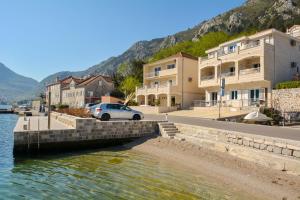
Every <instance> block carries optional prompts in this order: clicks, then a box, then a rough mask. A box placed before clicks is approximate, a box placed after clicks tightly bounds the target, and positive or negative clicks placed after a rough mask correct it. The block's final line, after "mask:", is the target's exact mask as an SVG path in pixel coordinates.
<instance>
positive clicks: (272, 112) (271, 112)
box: [261, 108, 283, 124]
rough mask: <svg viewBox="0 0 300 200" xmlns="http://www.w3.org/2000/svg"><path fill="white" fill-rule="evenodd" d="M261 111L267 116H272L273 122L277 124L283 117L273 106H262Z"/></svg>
mask: <svg viewBox="0 0 300 200" xmlns="http://www.w3.org/2000/svg"><path fill="white" fill-rule="evenodd" d="M261 112H262V113H263V114H265V115H267V117H270V118H272V119H273V121H274V123H275V124H279V122H281V121H282V120H283V117H282V116H281V112H280V111H278V110H275V109H274V108H263V110H262V111H261Z"/></svg>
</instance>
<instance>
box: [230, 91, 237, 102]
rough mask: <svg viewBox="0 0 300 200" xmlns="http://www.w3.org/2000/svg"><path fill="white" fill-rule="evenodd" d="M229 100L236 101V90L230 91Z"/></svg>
mask: <svg viewBox="0 0 300 200" xmlns="http://www.w3.org/2000/svg"><path fill="white" fill-rule="evenodd" d="M230 99H231V100H237V99H238V91H237V90H234V91H231V94H230Z"/></svg>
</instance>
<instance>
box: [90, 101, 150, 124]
mask: <svg viewBox="0 0 300 200" xmlns="http://www.w3.org/2000/svg"><path fill="white" fill-rule="evenodd" d="M93 116H94V117H95V118H98V119H100V120H101V121H109V120H110V119H131V120H141V119H143V118H144V115H143V113H142V112H139V111H136V110H133V109H131V108H129V107H128V106H125V105H123V104H117V103H101V104H98V105H96V106H95V108H94V111H93Z"/></svg>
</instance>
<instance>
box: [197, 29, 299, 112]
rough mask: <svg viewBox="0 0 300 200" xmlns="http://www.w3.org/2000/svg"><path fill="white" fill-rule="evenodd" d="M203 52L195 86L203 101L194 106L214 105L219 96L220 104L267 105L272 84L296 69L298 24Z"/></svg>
mask: <svg viewBox="0 0 300 200" xmlns="http://www.w3.org/2000/svg"><path fill="white" fill-rule="evenodd" d="M206 53H207V54H208V56H207V57H204V58H199V64H198V66H199V68H198V86H199V88H201V89H204V91H205V102H201V101H199V102H198V106H200V107H201V106H203V107H208V106H216V105H217V104H218V102H219V100H221V99H222V105H223V106H230V107H245V106H254V105H258V104H268V105H270V104H271V100H270V99H271V92H272V89H273V88H274V86H275V85H276V84H277V83H278V82H282V81H288V80H291V79H292V78H293V76H294V75H295V74H296V73H298V72H299V67H300V26H293V27H292V28H291V29H289V30H287V32H286V33H283V32H280V31H278V30H275V29H269V30H265V31H262V32H258V33H256V34H254V35H251V36H245V37H241V38H238V39H235V40H232V41H229V42H226V43H223V44H220V45H219V46H218V47H216V48H213V49H210V50H208V51H206ZM222 81H223V83H225V89H224V90H221V89H220V86H221V85H222Z"/></svg>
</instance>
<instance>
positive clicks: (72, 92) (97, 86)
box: [62, 75, 114, 108]
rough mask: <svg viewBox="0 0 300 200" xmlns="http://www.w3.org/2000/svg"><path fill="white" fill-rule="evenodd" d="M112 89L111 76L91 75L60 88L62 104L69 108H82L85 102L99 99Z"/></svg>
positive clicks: (93, 101)
mask: <svg viewBox="0 0 300 200" xmlns="http://www.w3.org/2000/svg"><path fill="white" fill-rule="evenodd" d="M113 90H114V84H113V82H112V80H111V78H109V77H106V76H101V75H98V76H92V77H89V78H87V79H85V80H83V81H82V82H80V83H78V84H77V83H76V82H74V81H72V82H71V83H70V84H69V85H68V86H67V87H65V88H63V89H62V104H66V105H69V107H71V108H83V107H84V106H85V104H87V103H95V102H96V101H99V102H100V101H101V97H102V96H105V95H109V94H110V93H111V92H112V91H113Z"/></svg>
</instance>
